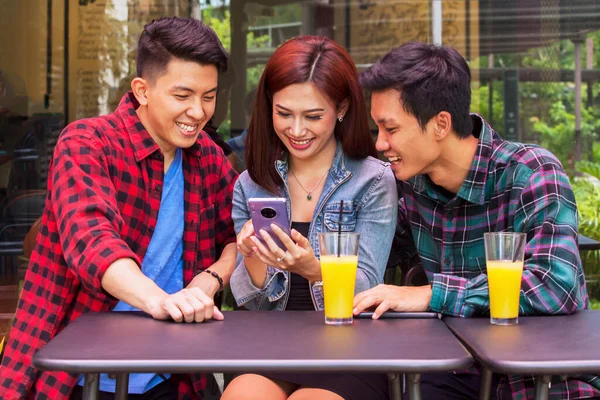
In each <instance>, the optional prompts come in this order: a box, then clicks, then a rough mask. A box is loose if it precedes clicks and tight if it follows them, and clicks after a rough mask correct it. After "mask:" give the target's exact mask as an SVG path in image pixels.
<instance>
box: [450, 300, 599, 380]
mask: <svg viewBox="0 0 600 400" xmlns="http://www.w3.org/2000/svg"><path fill="white" fill-rule="evenodd" d="M444 322H445V323H446V324H447V325H448V327H449V328H450V329H451V330H452V331H453V332H454V334H455V335H456V336H457V337H458V338H459V339H460V340H461V341H462V342H463V343H464V344H465V346H466V347H467V349H469V351H470V352H471V354H473V357H474V358H475V359H476V360H479V361H480V362H481V363H482V364H483V365H484V366H485V367H487V368H489V369H491V370H492V371H494V372H502V373H509V374H510V373H514V374H535V375H561V374H572V373H597V372H598V371H600V345H599V343H600V311H594V310H586V311H580V312H578V313H575V314H573V315H555V316H540V317H521V316H520V317H519V324H518V325H512V326H497V325H491V324H490V320H489V318H454V317H445V318H444Z"/></svg>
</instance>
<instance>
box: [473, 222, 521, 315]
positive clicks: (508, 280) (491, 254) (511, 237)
mask: <svg viewBox="0 0 600 400" xmlns="http://www.w3.org/2000/svg"><path fill="white" fill-rule="evenodd" d="M483 241H484V245H485V262H486V268H487V276H488V286H489V292H490V322H491V323H492V324H494V325H514V324H517V323H519V296H520V293H521V279H522V276H523V264H524V260H525V246H526V245H527V235H526V234H525V233H522V232H486V233H484V234H483Z"/></svg>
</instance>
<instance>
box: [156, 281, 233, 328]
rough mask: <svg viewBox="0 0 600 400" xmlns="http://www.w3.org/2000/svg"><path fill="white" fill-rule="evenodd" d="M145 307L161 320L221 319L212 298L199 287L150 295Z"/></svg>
mask: <svg viewBox="0 0 600 400" xmlns="http://www.w3.org/2000/svg"><path fill="white" fill-rule="evenodd" d="M201 275H208V274H201ZM209 277H210V275H209ZM213 279H214V278H213ZM190 286H191V285H190ZM146 308H147V311H148V313H149V314H150V315H152V317H153V318H155V319H161V320H165V319H173V320H174V321H176V322H202V321H205V320H209V319H211V318H212V319H216V320H223V314H222V313H221V311H220V310H219V309H218V308H217V307H216V306H215V303H214V301H213V299H212V298H211V297H209V296H208V295H207V294H206V293H204V292H203V291H202V289H200V288H199V287H187V288H185V289H182V290H180V291H179V292H177V293H173V294H171V295H169V294H166V295H165V296H160V297H158V296H155V297H151V298H150V299H148V301H147V307H146Z"/></svg>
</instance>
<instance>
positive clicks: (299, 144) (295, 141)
mask: <svg viewBox="0 0 600 400" xmlns="http://www.w3.org/2000/svg"><path fill="white" fill-rule="evenodd" d="M290 140H291V142H292V143H294V144H296V145H298V146H302V145H305V144H308V142H310V141H311V140H312V139H307V140H294V139H290Z"/></svg>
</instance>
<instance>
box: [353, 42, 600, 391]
mask: <svg viewBox="0 0 600 400" xmlns="http://www.w3.org/2000/svg"><path fill="white" fill-rule="evenodd" d="M361 83H362V84H363V86H364V87H365V88H366V89H367V90H369V91H371V92H372V97H371V116H372V117H373V120H374V121H375V123H376V124H377V127H378V130H379V133H378V138H377V149H378V150H379V151H381V152H383V154H384V155H385V156H386V157H387V158H388V160H389V161H390V162H391V168H392V170H393V171H394V173H395V175H396V178H398V180H399V182H398V189H399V194H400V202H399V213H398V229H397V233H396V241H395V243H396V245H395V249H394V250H395V251H396V252H400V253H403V255H405V256H406V257H410V256H412V255H414V254H415V253H417V254H418V255H419V257H420V260H421V263H422V266H423V268H424V270H425V272H426V274H427V278H428V281H429V284H428V285H425V286H417V287H399V286H393V285H379V286H377V287H375V288H372V289H370V290H368V291H365V292H362V293H360V294H358V295H357V296H356V298H355V310H354V311H355V313H359V312H360V311H362V310H364V309H366V308H369V307H376V310H375V315H374V318H377V317H378V316H380V315H381V314H382V313H383V312H384V311H386V310H388V309H391V310H395V311H425V310H433V311H436V312H439V313H442V314H445V315H454V316H461V317H471V316H480V315H486V314H488V315H489V308H490V306H489V296H488V282H487V274H486V264H485V251H484V244H483V234H484V233H485V232H502V231H508V232H525V233H527V247H526V250H525V252H526V254H525V265H524V270H523V281H522V284H521V298H520V314H521V315H532V314H570V313H573V312H575V311H577V310H581V309H585V308H587V307H588V304H589V300H588V295H587V290H586V286H585V278H584V275H583V269H582V266H581V259H580V257H579V251H578V248H577V229H578V219H577V206H576V204H575V197H574V195H573V190H572V188H571V185H570V183H569V178H568V177H567V175H566V174H565V172H564V170H563V168H562V165H561V164H560V162H559V161H558V159H557V158H556V157H555V156H554V155H553V154H552V153H550V152H549V151H547V150H545V149H543V148H540V147H537V146H533V145H525V144H521V143H515V142H509V141H506V140H503V139H502V138H501V137H500V136H499V135H498V134H497V133H496V132H495V131H494V130H493V129H492V128H491V126H490V125H489V124H488V123H487V122H486V121H485V120H484V119H483V118H481V117H480V116H479V115H475V114H469V108H470V100H471V89H470V83H471V73H470V70H469V67H468V65H467V62H466V61H465V59H464V58H463V57H462V56H461V55H460V54H459V53H458V52H457V51H456V50H454V49H451V48H448V47H442V46H434V45H428V44H422V43H414V42H413V43H407V44H405V45H403V46H400V47H398V48H395V49H393V50H392V51H390V52H389V53H388V54H386V55H385V56H384V57H383V58H382V59H381V60H379V61H378V62H377V63H375V64H374V65H373V66H371V67H370V68H369V69H367V70H366V71H365V72H363V73H362V75H361ZM493 384H494V386H495V388H496V390H495V393H494V394H495V397H494V398H498V399H511V398H512V399H528V398H533V397H534V392H535V382H534V380H533V377H525V376H506V375H504V376H502V375H494V381H493ZM478 389H479V376H478V375H477V373H476V371H465V372H461V373H458V372H455V373H451V374H432V375H427V374H425V375H423V377H422V394H423V398H424V399H436V400H437V399H465V398H477V395H478ZM550 394H551V398H552V399H566V398H569V399H581V398H591V397H595V396H600V380H599V379H598V378H597V377H596V376H589V375H588V376H578V377H569V378H568V379H561V380H558V381H556V382H553V383H552V386H551V390H550Z"/></svg>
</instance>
